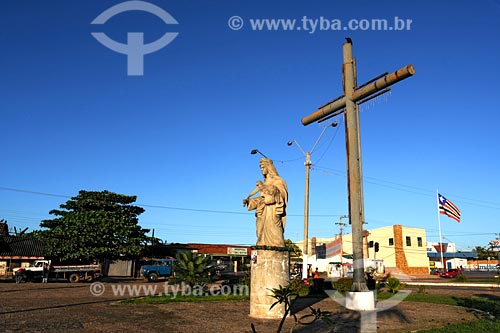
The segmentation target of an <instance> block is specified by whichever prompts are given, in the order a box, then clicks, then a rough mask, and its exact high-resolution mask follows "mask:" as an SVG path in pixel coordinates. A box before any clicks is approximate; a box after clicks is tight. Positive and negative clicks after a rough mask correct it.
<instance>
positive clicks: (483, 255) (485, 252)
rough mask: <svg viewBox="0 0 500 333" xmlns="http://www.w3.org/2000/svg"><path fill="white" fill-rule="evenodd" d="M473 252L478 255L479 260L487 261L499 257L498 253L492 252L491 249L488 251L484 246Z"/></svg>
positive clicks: (477, 247)
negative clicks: (489, 258)
mask: <svg viewBox="0 0 500 333" xmlns="http://www.w3.org/2000/svg"><path fill="white" fill-rule="evenodd" d="M472 252H474V253H476V254H477V258H478V259H480V260H486V259H488V257H496V256H497V253H496V252H494V251H491V250H489V249H486V248H484V247H482V246H476V248H475V249H474V250H472Z"/></svg>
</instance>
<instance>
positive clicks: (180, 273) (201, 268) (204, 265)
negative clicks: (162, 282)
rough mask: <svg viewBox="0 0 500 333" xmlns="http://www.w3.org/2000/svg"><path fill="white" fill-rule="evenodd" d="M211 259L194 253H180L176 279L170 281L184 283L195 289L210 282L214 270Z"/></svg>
mask: <svg viewBox="0 0 500 333" xmlns="http://www.w3.org/2000/svg"><path fill="white" fill-rule="evenodd" d="M210 261H211V259H210V257H209V256H203V255H201V254H198V253H194V252H179V253H178V254H177V256H176V263H175V266H174V273H175V277H174V278H172V279H170V281H172V282H174V283H181V282H184V283H185V284H187V285H189V286H190V287H193V286H195V285H203V284H206V283H208V282H210V275H211V273H212V272H213V268H212V267H209V264H210Z"/></svg>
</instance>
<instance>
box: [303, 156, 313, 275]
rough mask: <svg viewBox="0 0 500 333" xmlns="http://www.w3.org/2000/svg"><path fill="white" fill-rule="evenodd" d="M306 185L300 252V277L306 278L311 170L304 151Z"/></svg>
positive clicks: (309, 157) (309, 158) (308, 158)
mask: <svg viewBox="0 0 500 333" xmlns="http://www.w3.org/2000/svg"><path fill="white" fill-rule="evenodd" d="M305 165H306V186H305V193H304V245H303V250H302V251H303V252H302V278H304V279H307V275H308V273H307V272H308V270H307V256H308V254H309V252H308V251H309V171H310V170H311V153H310V152H307V153H306V162H305Z"/></svg>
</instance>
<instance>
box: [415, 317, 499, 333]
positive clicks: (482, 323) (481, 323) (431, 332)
mask: <svg viewBox="0 0 500 333" xmlns="http://www.w3.org/2000/svg"><path fill="white" fill-rule="evenodd" d="M416 332H418V333H471V332H500V321H490V320H484V319H481V320H476V321H471V322H467V323H461V324H451V325H446V326H444V327H438V328H431V329H428V330H422V331H416Z"/></svg>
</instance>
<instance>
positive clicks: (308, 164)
mask: <svg viewBox="0 0 500 333" xmlns="http://www.w3.org/2000/svg"><path fill="white" fill-rule="evenodd" d="M337 125H338V124H337V122H335V121H334V122H333V123H331V124H330V125H328V126H325V127H324V128H323V131H321V134H320V135H319V137H318V139H317V140H316V142H315V143H314V146H313V147H312V149H311V151H310V152H309V151H308V152H306V151H304V149H302V147H301V146H300V144H299V143H298V142H297V141H296V140H290V141H288V143H287V144H288V146H292V145H293V144H294V143H295V145H297V147H298V148H299V149H300V151H301V152H302V153H303V154H304V155H305V157H306V161H305V163H304V165H305V166H306V185H305V193H304V244H303V245H302V278H304V279H307V255H308V248H309V235H308V232H309V171H310V169H311V164H312V163H311V154H312V153H313V152H314V150H315V149H316V146H317V145H318V143H319V140H320V139H321V137H322V136H323V134H324V133H325V131H326V129H327V128H328V127H330V126H331V127H335V126H337Z"/></svg>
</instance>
